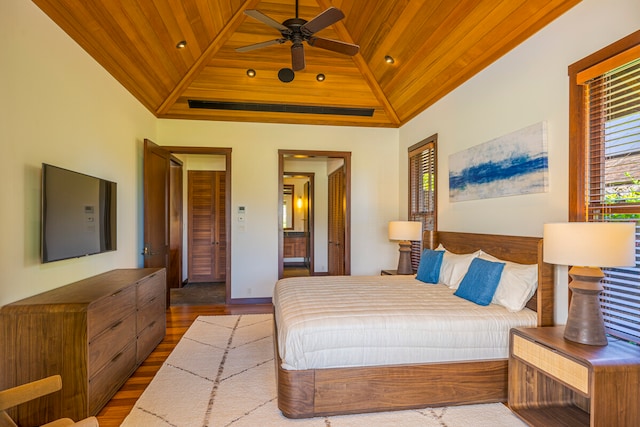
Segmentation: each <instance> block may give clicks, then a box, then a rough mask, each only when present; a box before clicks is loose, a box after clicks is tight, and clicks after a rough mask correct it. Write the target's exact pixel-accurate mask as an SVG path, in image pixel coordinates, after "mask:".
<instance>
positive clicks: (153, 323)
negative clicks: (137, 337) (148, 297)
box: [149, 320, 156, 328]
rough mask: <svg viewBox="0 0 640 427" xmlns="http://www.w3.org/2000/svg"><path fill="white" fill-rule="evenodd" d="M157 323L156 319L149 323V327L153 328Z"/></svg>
mask: <svg viewBox="0 0 640 427" xmlns="http://www.w3.org/2000/svg"><path fill="white" fill-rule="evenodd" d="M155 324H156V321H155V320H154V321H153V322H151V323H149V327H150V328H151V327H152V326H153V325H155Z"/></svg>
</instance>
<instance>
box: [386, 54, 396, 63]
mask: <svg viewBox="0 0 640 427" xmlns="http://www.w3.org/2000/svg"><path fill="white" fill-rule="evenodd" d="M384 62H386V63H387V64H393V63H395V62H396V60H395V59H393V56H391V55H385V57H384Z"/></svg>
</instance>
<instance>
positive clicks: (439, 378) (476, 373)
mask: <svg viewBox="0 0 640 427" xmlns="http://www.w3.org/2000/svg"><path fill="white" fill-rule="evenodd" d="M423 241H424V242H429V245H428V246H430V248H432V249H434V248H435V247H436V246H437V245H438V244H441V245H443V246H444V247H445V248H446V249H447V251H450V252H451V253H454V254H470V253H474V252H475V253H477V251H483V252H484V253H485V254H489V256H493V257H495V258H498V259H499V260H503V261H510V262H513V263H518V264H536V266H537V281H538V285H537V289H536V291H535V293H534V294H533V296H532V297H531V298H530V299H529V300H528V302H527V304H526V307H527V308H526V309H525V310H523V313H521V314H519V316H521V317H523V318H525V317H527V316H529V317H528V319H526V320H524V321H526V322H530V323H532V325H538V326H549V325H552V324H553V310H554V308H553V301H554V281H553V268H552V266H551V265H549V264H545V263H543V262H542V239H541V238H535V237H520V236H505V235H489V234H474V233H457V232H437V233H436V232H428V234H426V235H425V237H424V239H423ZM361 279H362V280H361V281H364V282H365V283H364V284H358V285H356V281H359V280H360V279H358V278H357V277H355V276H354V277H349V276H347V277H342V278H340V277H321V278H317V277H312V278H308V279H302V280H303V282H291V280H292V279H283V280H281V281H279V282H278V284H277V285H276V292H275V293H274V316H275V321H274V327H275V331H274V350H275V359H276V375H277V383H278V407H279V408H280V410H281V411H282V413H283V414H284V415H285V416H286V417H289V418H309V417H316V416H325V415H337V414H351V413H365V412H379V411H389V410H402V409H410V408H420V407H427V406H445V405H461V404H471V403H489V402H505V401H506V400H507V365H508V360H507V357H506V355H505V354H502V353H501V354H499V355H496V354H495V353H491V352H488V353H482V352H481V353H480V354H483V356H481V357H486V358H481V359H478V358H472V357H468V358H465V354H468V352H467V353H465V352H464V351H461V352H459V353H458V354H457V356H456V357H455V358H454V359H455V360H454V361H451V360H446V359H442V357H439V356H436V357H435V360H436V361H433V360H434V359H429V362H424V361H422V362H416V361H413V360H411V359H408V360H410V361H409V362H407V363H404V362H396V361H392V362H391V364H389V363H388V362H385V363H384V364H382V363H380V364H377V362H376V358H375V357H373V358H372V359H369V360H367V361H365V362H363V363H362V364H359V357H361V356H362V354H363V353H374V354H375V351H365V352H362V351H361V352H360V356H358V357H354V358H352V359H354V360H346V361H343V362H344V363H342V364H339V365H336V362H333V363H334V365H329V366H330V367H324V366H326V365H323V363H324V362H322V361H320V362H318V363H319V364H320V365H321V366H323V367H317V366H316V363H315V362H314V358H310V359H309V360H310V361H306V362H305V363H301V364H299V366H293V365H295V363H296V362H295V358H294V361H289V360H283V359H287V358H289V354H290V353H292V352H291V351H288V349H287V348H284V347H281V345H280V341H283V342H284V341H285V340H284V339H282V336H281V335H280V330H279V329H282V330H285V329H290V327H289V325H287V324H284V323H285V321H284V320H283V317H284V315H283V313H285V312H287V311H291V310H294V311H298V312H301V313H303V314H304V312H305V311H312V310H310V309H311V308H312V305H313V304H315V303H314V301H313V297H309V302H308V304H310V305H309V310H307V308H305V307H304V306H303V305H304V301H302V304H301V300H300V298H299V297H296V298H297V299H295V298H294V299H293V300H292V301H290V302H287V300H288V298H287V297H286V294H282V295H281V292H280V291H279V288H280V287H281V288H286V286H284V285H286V284H289V285H290V284H291V283H304V282H305V280H306V281H307V282H316V283H315V284H312V283H310V284H309V286H317V285H318V283H317V282H318V281H321V282H322V281H324V283H325V284H326V285H327V286H331V283H332V282H336V281H340V280H347V283H346V284H345V285H344V289H345V291H346V292H350V291H352V292H358V290H357V289H358V288H357V286H368V285H367V283H369V281H370V282H371V284H372V286H379V287H374V289H376V290H378V289H379V290H380V293H376V295H375V296H376V297H380V295H382V296H383V298H386V297H384V295H387V296H389V295H391V294H390V293H389V286H395V285H399V284H400V283H401V282H407V285H406V286H415V285H411V284H410V283H408V282H410V281H412V280H413V281H415V279H414V278H413V277H412V276H405V277H398V276H386V278H385V277H375V278H374V277H368V278H367V277H365V276H363V277H362V278H361ZM287 281H288V282H287ZM349 281H351V282H349ZM387 282H388V283H387ZM350 283H352V284H353V285H352V286H350ZM319 285H320V286H322V283H320V284H319ZM403 286H404V285H403ZM426 286H429V285H426ZM438 286H443V285H438ZM289 288H291V286H289ZM309 289H311V288H309ZM327 289H331V290H330V292H329V293H328V294H325V295H331V298H333V299H332V300H331V302H330V303H329V304H325V308H324V309H326V306H330V307H335V310H338V311H341V313H340V314H339V316H346V317H343V319H346V320H345V321H347V320H349V319H350V317H351V321H353V317H354V316H357V315H356V314H355V313H356V312H357V310H353V311H354V314H350V313H349V312H348V311H349V308H348V307H351V306H352V305H351V303H350V305H348V306H346V307H340V306H339V304H338V303H336V302H335V301H336V300H339V299H340V296H339V295H340V294H339V293H338V292H339V291H336V290H335V288H327ZM398 289H402V288H401V287H399V288H398ZM305 292H306V291H305ZM385 292H386V294H385ZM443 292H444V291H443ZM303 293H304V292H303ZM334 294H335V295H338V296H335V295H334ZM283 295H285V296H283ZM310 295H312V292H310ZM319 295H322V294H319ZM347 296H348V294H345V300H348V298H347ZM317 297H318V296H316V298H317ZM445 297H446V296H443V298H445ZM358 298H360V297H358ZM366 298H367V296H366V295H362V305H367V304H369V303H371V304H374V303H375V302H374V300H373V299H372V300H371V301H370V302H367V300H366ZM288 305H295V307H294V308H291V307H289V306H288ZM491 306H494V304H491ZM492 310H494V311H495V307H494V308H492ZM503 311H506V310H503ZM409 314H410V316H409V317H411V313H409ZM415 314H416V316H418V314H420V313H419V310H417V309H416V310H415ZM332 315H335V313H334V314H332ZM414 317H415V316H414ZM443 317H444V316H443ZM338 318H339V317H338ZM386 321H387V322H388V320H386ZM279 322H282V323H283V325H279ZM384 322H385V321H382V323H384ZM439 328H442V326H439ZM410 329H411V330H413V329H415V328H410ZM436 329H437V328H436ZM445 329H446V327H445ZM507 332H508V331H507ZM359 334H360V335H362V334H361V333H359V332H356V333H355V335H353V336H358V335H359ZM502 334H503V335H504V331H503V332H502ZM476 335H485V334H484V333H478V334H476ZM285 336H286V335H285ZM499 339H503V340H504V339H507V338H506V337H504V336H502V338H499ZM354 341H357V340H354ZM480 345H482V344H480ZM327 347H331V346H330V345H329V346H327ZM318 350H324V349H323V348H320V349H318ZM340 352H341V350H336V351H333V352H331V351H329V352H328V353H333V354H332V355H329V356H327V357H326V358H325V359H327V360H334V359H331V358H332V357H333V358H335V357H336V355H338V357H340V356H339V355H340V354H341V353H340ZM281 353H282V354H284V355H285V356H284V357H283V356H282V354H281ZM323 353H327V352H323V351H318V354H319V355H320V356H319V357H318V359H319V360H320V359H323V357H324V356H323ZM474 353H477V352H475V351H474ZM344 354H348V353H344ZM416 357H423V355H421V356H416ZM443 357H445V358H446V357H447V356H443ZM385 360H388V359H385Z"/></svg>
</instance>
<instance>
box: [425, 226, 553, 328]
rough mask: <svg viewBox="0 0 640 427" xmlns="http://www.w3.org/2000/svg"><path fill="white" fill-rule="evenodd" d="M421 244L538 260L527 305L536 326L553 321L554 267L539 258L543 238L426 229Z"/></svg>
mask: <svg viewBox="0 0 640 427" xmlns="http://www.w3.org/2000/svg"><path fill="white" fill-rule="evenodd" d="M422 241H423V242H424V246H425V247H428V248H431V249H435V248H436V247H437V246H438V245H439V244H442V245H443V246H444V247H445V248H446V249H447V250H448V251H450V252H453V253H456V254H468V253H472V252H475V251H477V250H479V249H482V250H483V251H484V252H486V253H488V254H490V255H493V256H494V257H496V258H500V259H502V260H505V261H511V262H516V263H518V264H538V289H537V291H536V293H535V294H534V295H533V297H532V298H531V299H530V300H529V302H528V303H527V307H528V308H530V309H531V310H534V311H536V312H537V313H538V326H551V325H553V324H554V317H553V316H554V300H555V296H554V286H555V285H554V270H553V266H552V265H551V264H547V263H545V262H543V261H542V238H541V237H523V236H505V235H499V234H476V233H457V232H451V231H425V232H424V235H423V239H422Z"/></svg>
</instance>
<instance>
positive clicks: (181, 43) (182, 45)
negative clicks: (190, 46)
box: [176, 40, 187, 49]
mask: <svg viewBox="0 0 640 427" xmlns="http://www.w3.org/2000/svg"><path fill="white" fill-rule="evenodd" d="M186 45H187V42H186V41H185V40H181V41H179V42H178V44H177V45H176V49H182V48H184V47H185V46H186Z"/></svg>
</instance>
